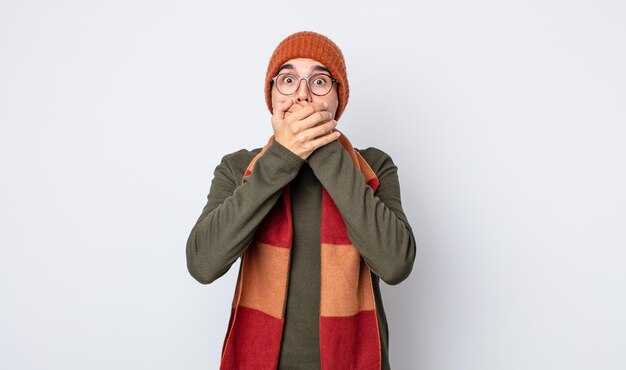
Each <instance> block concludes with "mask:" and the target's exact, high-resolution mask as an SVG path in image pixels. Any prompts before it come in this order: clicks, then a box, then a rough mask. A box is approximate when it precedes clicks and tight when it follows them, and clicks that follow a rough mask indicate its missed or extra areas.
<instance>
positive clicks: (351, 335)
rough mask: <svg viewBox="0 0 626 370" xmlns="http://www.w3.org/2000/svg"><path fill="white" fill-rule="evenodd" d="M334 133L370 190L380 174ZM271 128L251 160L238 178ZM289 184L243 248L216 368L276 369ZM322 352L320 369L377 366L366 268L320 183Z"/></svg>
mask: <svg viewBox="0 0 626 370" xmlns="http://www.w3.org/2000/svg"><path fill="white" fill-rule="evenodd" d="M337 140H339V142H340V143H341V145H342V146H343V148H344V149H345V150H346V151H347V152H348V154H349V155H350V157H351V158H352V162H353V163H354V166H355V167H356V168H358V169H359V170H360V171H361V172H362V173H363V177H364V181H365V183H366V184H367V185H368V186H370V187H371V188H372V189H373V190H374V191H376V189H377V188H378V177H376V174H375V173H374V171H373V170H372V168H371V167H370V166H369V164H368V163H367V162H366V161H365V159H364V158H363V157H362V156H361V155H360V154H359V153H358V152H357V151H356V150H355V149H354V148H353V147H352V144H351V143H350V141H349V140H348V139H347V138H346V136H345V135H343V134H342V135H341V136H340V137H339V138H338V139H337ZM273 141H274V135H272V137H270V139H269V141H268V143H267V144H266V145H265V146H264V147H263V149H262V150H261V152H259V153H258V154H257V155H256V156H255V157H254V158H253V159H252V161H251V162H250V164H249V165H248V167H247V169H246V171H245V172H244V175H243V178H242V183H243V179H244V178H245V177H246V176H249V175H250V174H251V173H252V170H253V168H254V163H255V162H256V160H257V159H259V157H260V156H262V155H263V153H265V151H266V150H267V149H268V147H269V146H270V145H271V143H272V142H273ZM292 232H293V231H292V215H291V197H290V185H289V184H287V185H286V186H285V187H284V188H283V189H282V192H281V195H280V198H279V199H278V201H277V202H276V205H275V206H274V207H273V208H272V210H271V211H270V212H269V214H268V215H267V216H266V217H265V219H264V220H263V221H262V222H261V224H260V225H259V228H258V230H257V232H256V233H255V235H254V237H253V240H252V242H251V243H250V245H249V246H248V247H247V248H246V250H245V251H244V253H243V256H242V260H241V264H240V266H239V276H238V278H237V285H236V288H235V294H234V298H233V302H232V306H231V313H230V320H229V323H228V330H227V332H226V337H225V338H224V344H223V346H222V359H221V364H220V370H234V369H255V370H256V369H276V368H277V366H278V357H279V355H280V345H281V338H282V331H283V325H284V321H285V306H286V301H287V287H288V277H289V266H290V263H289V262H290V253H291V247H292V244H291V243H292V236H293V233H292ZM320 241H321V245H320V247H321V248H320V250H321V292H320V318H319V330H320V333H319V334H320V358H321V369H322V370H334V369H359V370H361V369H367V370H369V369H372V370H373V369H376V370H380V368H381V358H380V345H381V344H380V336H379V332H378V317H377V315H376V303H375V300H374V290H373V287H372V280H371V276H370V269H369V267H368V266H367V264H366V263H365V261H364V260H363V258H362V257H361V255H360V254H359V252H358V251H357V249H356V248H355V247H354V245H353V244H352V242H351V241H350V239H349V237H348V233H347V230H346V225H345V222H344V220H343V219H342V217H341V214H340V212H339V210H338V209H337V206H336V205H335V203H334V202H333V200H332V198H331V197H330V195H329V194H328V192H327V191H326V189H325V188H322V219H321V232H320Z"/></svg>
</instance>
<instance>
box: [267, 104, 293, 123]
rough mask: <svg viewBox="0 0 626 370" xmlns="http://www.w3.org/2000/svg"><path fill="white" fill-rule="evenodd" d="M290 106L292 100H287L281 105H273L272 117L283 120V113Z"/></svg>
mask: <svg viewBox="0 0 626 370" xmlns="http://www.w3.org/2000/svg"><path fill="white" fill-rule="evenodd" d="M292 104H293V100H292V99H287V100H285V101H284V102H282V103H277V104H275V105H274V106H273V108H272V110H273V112H274V114H273V116H274V117H275V118H279V119H283V118H285V112H286V111H287V110H288V109H289V108H290V107H291V105H292Z"/></svg>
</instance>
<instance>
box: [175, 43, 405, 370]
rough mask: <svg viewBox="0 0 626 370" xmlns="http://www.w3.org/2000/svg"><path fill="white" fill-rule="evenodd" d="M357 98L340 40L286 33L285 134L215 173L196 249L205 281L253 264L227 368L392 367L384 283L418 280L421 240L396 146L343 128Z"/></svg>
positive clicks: (268, 93)
mask: <svg viewBox="0 0 626 370" xmlns="http://www.w3.org/2000/svg"><path fill="white" fill-rule="evenodd" d="M348 96H349V86H348V79H347V75H346V67H345V63H344V58H343V55H342V53H341V50H340V49H339V48H338V47H337V45H335V43H333V42H332V41H331V40H330V39H328V38H327V37H325V36H322V35H320V34H317V33H314V32H298V33H296V34H293V35H291V36H289V37H287V38H286V39H284V40H283V41H282V42H281V43H280V44H279V45H278V47H277V48H276V50H275V51H274V53H273V55H272V57H271V59H270V62H269V65H268V69H267V75H266V84H265V97H266V102H267V105H268V108H269V110H270V112H271V113H272V119H271V121H272V127H273V130H274V135H272V136H271V137H270V139H269V140H268V142H267V144H266V145H265V146H263V147H262V148H256V149H253V150H251V151H248V150H246V149H241V150H239V151H236V152H234V153H230V154H227V155H225V156H224V157H223V158H222V161H221V163H220V164H219V165H218V166H217V168H216V169H215V172H214V178H213V181H212V183H211V189H210V191H209V195H208V201H207V204H206V206H205V207H204V209H203V211H202V214H201V215H200V217H199V218H198V221H197V222H196V224H195V226H194V227H193V229H192V230H191V234H190V235H189V238H188V241H187V250H186V252H187V265H188V269H189V272H190V273H191V275H192V276H193V277H194V278H195V279H196V280H198V281H199V282H201V283H203V284H210V283H211V282H213V281H215V280H216V279H218V278H219V277H221V276H222V275H223V274H225V273H226V271H228V270H229V269H230V267H231V265H232V264H233V263H234V262H235V261H236V260H237V259H238V258H239V257H241V259H242V260H241V264H240V268H239V275H238V278H237V285H236V287H235V293H234V297H233V301H232V306H231V307H232V309H231V316H230V321H229V323H228V329H227V333H226V335H225V338H224V342H223V345H222V358H221V360H220V369H277V368H278V369H390V365H389V356H388V353H389V349H388V326H387V321H386V317H385V311H384V307H383V302H382V297H381V294H380V288H379V279H382V280H383V281H385V282H386V283H388V284H393V285H395V284H398V283H400V282H401V281H403V280H404V279H406V278H407V276H408V275H409V274H410V272H411V270H412V267H413V262H414V259H415V251H416V247H415V239H414V236H413V232H412V230H411V227H410V226H409V223H408V221H407V218H406V216H405V214H404V212H403V210H402V205H401V202H400V186H399V182H398V175H397V167H396V166H395V165H394V163H393V161H392V160H391V158H390V157H389V155H387V154H386V153H384V152H383V151H381V150H379V149H376V148H373V147H369V148H367V149H356V148H354V147H352V145H351V143H350V141H349V140H348V139H347V138H346V136H345V135H343V134H341V133H340V132H339V131H338V130H336V129H335V127H336V126H337V122H338V120H339V118H340V117H341V114H342V113H343V111H344V108H345V107H346V104H347V102H348Z"/></svg>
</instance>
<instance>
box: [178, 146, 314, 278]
mask: <svg viewBox="0 0 626 370" xmlns="http://www.w3.org/2000/svg"><path fill="white" fill-rule="evenodd" d="M252 158H253V156H251V155H250V152H248V151H245V150H240V151H238V152H235V153H231V154H227V155H225V156H224V157H223V158H222V161H221V163H220V164H219V165H218V166H217V167H216V168H215V171H214V177H213V180H212V182H211V188H210V190H209V194H208V196H207V203H206V205H205V206H204V209H203V210H202V213H201V215H200V217H199V218H198V220H197V221H196V224H195V225H194V226H193V228H192V229H191V233H190V235H189V237H188V239H187V247H186V255H187V269H188V270H189V273H190V274H191V276H193V277H194V278H195V279H196V280H197V281H199V282H200V283H202V284H210V283H212V282H213V281H215V280H216V279H218V278H219V277H221V276H222V275H224V274H225V273H226V272H227V271H228V270H229V269H230V267H231V265H232V264H233V263H234V262H235V261H236V260H237V259H238V258H239V257H240V256H241V255H242V254H243V252H244V250H245V249H246V248H247V247H248V245H249V244H250V242H251V241H252V238H253V236H254V233H255V232H256V230H257V228H258V226H259V225H260V223H261V221H262V220H263V218H264V217H265V216H266V215H267V214H268V213H269V212H270V210H271V209H272V207H273V206H274V204H276V202H277V201H278V199H279V198H280V193H281V190H282V188H283V187H284V186H285V185H287V184H288V183H289V182H290V181H291V180H293V179H294V178H295V177H296V175H297V174H298V171H299V169H300V167H301V166H302V164H303V163H304V159H302V158H300V157H299V156H297V155H296V154H294V153H293V152H291V151H290V150H289V149H287V148H285V147H284V146H283V145H281V144H280V143H278V142H277V141H274V142H273V143H272V144H271V145H270V146H269V147H268V149H267V151H266V152H265V153H264V154H263V155H262V156H261V157H259V158H258V160H257V161H256V162H255V164H254V168H253V171H252V173H251V174H250V175H249V176H246V177H245V178H244V180H243V183H242V181H241V179H242V176H243V171H244V170H245V168H246V167H247V165H248V164H249V163H250V161H251V160H252Z"/></svg>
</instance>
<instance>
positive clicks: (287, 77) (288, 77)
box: [276, 73, 300, 95]
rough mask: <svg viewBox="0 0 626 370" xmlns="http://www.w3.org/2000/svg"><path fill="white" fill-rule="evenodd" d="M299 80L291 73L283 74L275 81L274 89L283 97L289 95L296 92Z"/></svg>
mask: <svg viewBox="0 0 626 370" xmlns="http://www.w3.org/2000/svg"><path fill="white" fill-rule="evenodd" d="M299 84H300V80H299V79H298V77H297V76H295V75H292V74H291V73H285V74H281V75H279V76H278V78H277V79H276V88H277V89H278V91H279V92H280V93H282V94H285V95H290V94H293V93H294V92H296V90H298V85H299Z"/></svg>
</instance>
